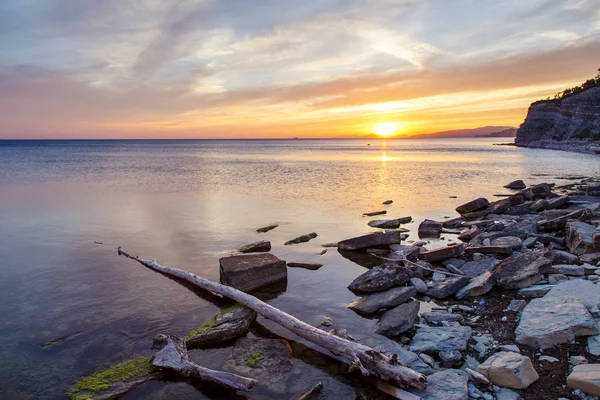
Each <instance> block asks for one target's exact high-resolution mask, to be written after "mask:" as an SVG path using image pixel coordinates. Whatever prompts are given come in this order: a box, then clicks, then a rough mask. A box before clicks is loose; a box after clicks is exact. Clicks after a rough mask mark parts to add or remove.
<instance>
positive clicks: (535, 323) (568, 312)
mask: <svg viewBox="0 0 600 400" xmlns="http://www.w3.org/2000/svg"><path fill="white" fill-rule="evenodd" d="M556 287H560V285H558V286H556ZM597 333H598V331H597V330H596V324H595V323H594V319H593V318H592V316H591V315H590V313H589V312H588V310H587V309H586V308H585V306H584V305H583V303H581V302H580V301H579V300H577V299H575V298H572V297H555V298H547V297H544V298H542V299H534V300H531V301H530V302H529V304H528V305H527V306H526V307H525V309H524V310H523V313H522V315H521V320H520V322H519V325H518V326H517V330H516V332H515V336H516V341H517V343H520V344H524V345H527V346H531V347H540V348H542V349H548V348H550V347H553V346H555V345H557V344H562V343H568V342H570V341H571V340H573V339H575V338H576V337H579V336H590V335H596V334H597Z"/></svg>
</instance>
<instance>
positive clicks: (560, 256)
mask: <svg viewBox="0 0 600 400" xmlns="http://www.w3.org/2000/svg"><path fill="white" fill-rule="evenodd" d="M552 264H557V265H559V264H570V265H575V264H581V261H580V259H579V256H577V255H575V254H571V253H569V252H568V251H562V250H552Z"/></svg>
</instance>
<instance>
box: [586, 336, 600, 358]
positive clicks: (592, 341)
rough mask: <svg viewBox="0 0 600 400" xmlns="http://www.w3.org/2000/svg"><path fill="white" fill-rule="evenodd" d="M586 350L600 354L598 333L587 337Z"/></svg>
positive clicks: (596, 354)
mask: <svg viewBox="0 0 600 400" xmlns="http://www.w3.org/2000/svg"><path fill="white" fill-rule="evenodd" d="M586 351H587V352H588V353H590V354H593V355H595V356H600V335H594V336H590V337H588V339H587V346H586Z"/></svg>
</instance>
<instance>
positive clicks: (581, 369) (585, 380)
mask: <svg viewBox="0 0 600 400" xmlns="http://www.w3.org/2000/svg"><path fill="white" fill-rule="evenodd" d="M567 386H569V387H570V388H573V389H579V390H581V391H582V392H584V393H587V394H590V395H592V396H600V364H582V365H576V366H575V367H574V368H573V372H571V374H570V375H569V376H568V377H567Z"/></svg>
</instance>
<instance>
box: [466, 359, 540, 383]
mask: <svg viewBox="0 0 600 400" xmlns="http://www.w3.org/2000/svg"><path fill="white" fill-rule="evenodd" d="M477 372H479V373H480V374H482V375H484V376H485V377H486V378H488V379H489V380H490V381H491V382H492V383H493V384H494V385H497V386H502V387H508V388H512V389H525V388H527V387H529V385H531V384H532V383H533V382H535V381H537V380H538V379H539V375H538V374H537V372H536V371H535V369H534V368H533V365H532V364H531V360H530V359H529V357H526V356H523V355H521V354H518V353H510V352H506V351H501V352H499V353H496V354H494V355H492V356H491V357H490V358H488V359H487V360H485V362H484V363H483V364H481V365H479V367H478V368H477Z"/></svg>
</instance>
